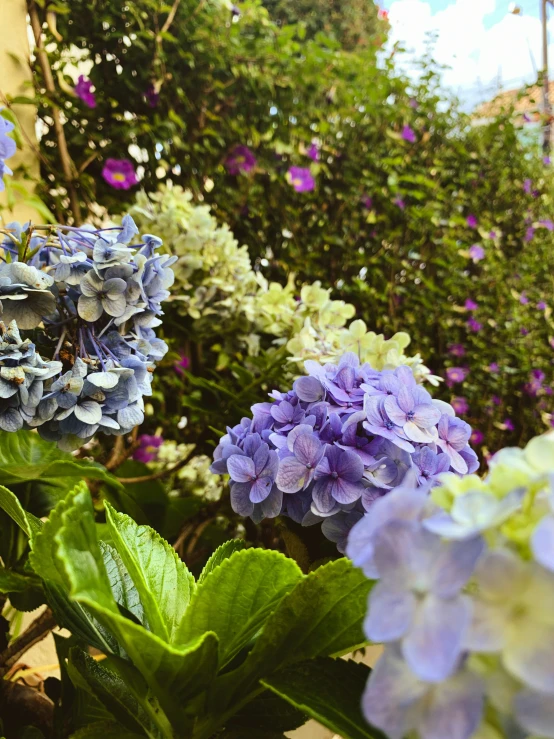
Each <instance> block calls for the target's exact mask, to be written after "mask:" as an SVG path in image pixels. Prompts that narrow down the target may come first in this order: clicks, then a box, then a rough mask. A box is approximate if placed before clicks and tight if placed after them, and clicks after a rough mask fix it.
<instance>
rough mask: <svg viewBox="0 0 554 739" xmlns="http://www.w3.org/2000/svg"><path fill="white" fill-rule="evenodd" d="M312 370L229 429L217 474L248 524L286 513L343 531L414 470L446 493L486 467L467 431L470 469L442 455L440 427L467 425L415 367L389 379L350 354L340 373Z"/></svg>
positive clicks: (334, 368) (329, 367) (464, 449)
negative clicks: (444, 483) (446, 485)
mask: <svg viewBox="0 0 554 739" xmlns="http://www.w3.org/2000/svg"><path fill="white" fill-rule="evenodd" d="M305 369H306V371H307V372H308V375H306V376H303V377H300V378H298V379H297V380H296V382H295V383H294V386H293V389H292V390H290V391H289V392H287V393H281V392H278V391H273V393H271V394H270V397H271V401H272V402H266V403H257V404H255V405H254V406H252V418H243V419H242V421H241V423H240V424H239V425H238V426H235V427H234V428H232V429H231V428H229V429H227V432H228V433H227V434H226V435H225V436H224V437H223V438H222V439H221V441H220V444H219V446H218V447H217V449H216V451H215V454H214V463H213V465H212V471H213V472H214V473H219V474H222V473H227V474H229V475H230V478H231V504H232V506H233V508H234V510H235V511H236V512H237V513H239V514H240V515H243V516H252V517H253V518H254V519H255V520H261V518H263V517H274V516H277V515H279V514H283V515H288V516H290V517H291V518H293V519H294V520H298V521H299V522H300V523H302V524H303V525H311V524H315V523H323V522H327V521H329V519H330V518H332V517H335V516H337V517H338V518H339V520H340V521H341V526H344V524H345V522H346V521H348V522H349V523H350V525H352V524H353V523H355V521H356V520H357V518H358V517H359V516H361V515H363V514H364V513H365V512H369V514H371V513H372V510H373V504H374V502H375V501H376V500H377V499H379V498H381V497H383V496H385V497H387V495H389V494H390V491H392V490H394V489H395V488H398V487H399V486H400V485H401V484H402V482H403V480H404V478H405V476H406V474H407V472H408V470H410V469H411V468H412V469H413V475H414V479H415V480H417V482H418V483H421V484H424V485H425V486H427V485H428V484H437V483H438V475H439V474H440V473H442V472H445V471H448V470H453V471H457V472H459V473H467V472H468V471H471V472H472V471H474V470H475V469H476V468H477V466H478V463H477V458H476V456H475V454H474V453H473V451H472V450H471V449H470V447H469V446H468V444H467V439H468V438H469V433H470V432H471V430H469V433H467V432H466V426H467V424H464V425H463V430H464V439H465V441H464V444H463V445H461V446H460V444H459V443H458V441H459V440H457V446H459V447H460V452H459V453H458V452H456V454H457V455H458V456H457V457H456V458H455V459H456V462H457V463H458V467H459V468H460V467H461V466H462V463H463V469H456V468H455V467H454V466H453V463H452V456H451V455H450V454H449V453H446V452H444V451H443V450H442V449H441V444H442V443H443V440H442V438H441V436H440V432H439V427H440V426H441V424H442V426H444V424H445V423H446V424H447V425H446V428H449V426H448V424H449V423H451V422H454V421H459V419H457V418H455V415H454V411H453V409H452V407H451V406H450V405H448V404H447V403H443V402H441V401H435V400H433V399H432V398H431V396H430V395H429V393H428V392H427V390H425V389H424V388H423V387H422V386H421V385H419V384H418V383H417V382H416V380H415V377H414V373H413V371H412V369H411V368H410V367H407V366H401V367H398V368H396V369H395V370H381V371H379V370H376V369H374V368H373V367H371V366H370V365H369V364H368V363H363V364H361V363H360V361H359V358H358V356H357V355H356V354H353V353H351V352H347V353H345V354H344V355H343V356H342V357H341V358H340V361H339V362H338V364H331V363H328V364H325V365H321V364H319V363H318V362H315V361H313V360H310V361H307V362H306V363H305ZM444 419H447V420H446V422H445V421H444ZM459 422H460V423H463V422H462V421H459ZM467 429H469V426H467ZM466 437H467V438H466ZM446 443H447V442H444V444H445V445H446ZM452 443H453V442H452ZM450 446H451V445H450ZM450 446H447V447H446V448H447V451H449V450H450ZM462 454H464V455H465V456H464V457H462V456H461V455H462ZM458 457H459V459H458ZM323 531H324V533H328V534H330V537H331V538H332V540H334V541H337V543H339V542H342V543H343V540H344V532H343V531H341V530H340V529H339V528H337V527H333V525H332V524H329V523H326V524H325V526H324V528H323ZM341 545H343V544H341Z"/></svg>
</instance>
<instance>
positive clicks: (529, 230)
mask: <svg viewBox="0 0 554 739" xmlns="http://www.w3.org/2000/svg"><path fill="white" fill-rule="evenodd" d="M534 235H535V229H534V228H533V226H529V227H528V228H527V231H526V232H525V236H524V237H523V240H524V241H525V242H526V243H529V242H530V241H532V239H533V236H534Z"/></svg>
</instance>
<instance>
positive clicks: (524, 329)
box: [519, 326, 529, 336]
mask: <svg viewBox="0 0 554 739" xmlns="http://www.w3.org/2000/svg"><path fill="white" fill-rule="evenodd" d="M519 333H520V334H521V335H522V336H527V335H528V334H529V329H527V328H525V326H522V327H521V328H520V329H519Z"/></svg>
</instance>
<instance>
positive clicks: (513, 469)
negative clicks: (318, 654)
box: [346, 432, 554, 739]
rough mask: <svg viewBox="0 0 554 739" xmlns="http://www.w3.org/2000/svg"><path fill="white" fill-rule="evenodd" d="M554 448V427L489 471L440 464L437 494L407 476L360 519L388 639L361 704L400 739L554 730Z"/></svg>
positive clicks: (376, 613)
mask: <svg viewBox="0 0 554 739" xmlns="http://www.w3.org/2000/svg"><path fill="white" fill-rule="evenodd" d="M553 460H554V432H549V433H548V434H545V435H544V436H540V437H537V438H535V439H532V440H531V441H530V442H529V443H528V445H527V446H526V447H525V449H523V450H521V449H510V448H506V449H503V450H502V451H501V452H499V453H498V454H496V455H495V456H494V457H493V459H492V460H491V463H490V469H489V472H488V474H487V475H486V476H485V478H484V479H480V478H479V477H476V476H474V475H469V476H466V477H462V478H460V477H458V476H455V475H452V474H451V473H450V474H444V475H441V476H440V478H439V479H440V482H441V484H440V485H439V486H437V487H434V488H433V489H432V490H431V495H430V497H429V495H428V486H427V487H420V488H416V487H415V485H414V484H413V480H412V481H409V482H408V481H406V484H405V485H404V486H403V487H401V488H397V489H396V490H394V491H392V492H391V493H390V494H389V495H387V496H385V497H383V498H382V499H379V500H377V501H376V502H375V504H374V505H373V506H372V509H371V512H370V514H369V515H367V516H366V517H364V518H363V519H361V520H360V521H359V522H358V523H357V524H356V525H355V526H354V528H353V529H352V531H351V533H350V536H349V540H348V544H347V548H346V551H347V554H348V555H349V556H350V557H351V558H352V559H353V561H354V563H355V564H357V565H358V566H359V567H361V568H362V569H363V571H364V572H365V574H366V575H367V576H368V577H370V578H378V579H379V582H378V584H377V585H376V587H375V588H374V589H373V590H372V592H371V594H370V596H369V601H368V614H367V617H366V621H365V632H366V635H367V637H368V639H370V640H372V641H375V642H379V643H384V644H385V645H386V646H385V652H384V654H383V656H382V657H381V658H380V659H379V662H378V663H377V665H376V667H375V670H374V671H373V672H372V675H371V677H370V679H369V681H368V684H367V687H366V690H365V694H364V698H363V709H364V713H365V715H366V718H367V720H368V721H369V722H370V723H372V724H374V725H375V726H377V727H379V728H381V729H382V730H384V731H385V732H386V733H387V735H388V736H389V737H391V739H401V738H402V737H404V736H405V735H406V734H408V733H410V732H415V733H416V734H417V735H418V736H420V737H422V738H424V739H430V738H431V737H439V736H446V735H448V736H451V737H453V739H469V738H470V737H472V736H476V737H477V736H479V737H480V736H487V737H489V736H490V737H498V738H500V737H502V736H511V735H512V733H514V732H516V733H517V732H519V733H521V735H522V736H523V735H533V736H541V737H552V736H554V731H553V722H552V715H553V711H554V654H553V645H554V615H553V608H552V603H553V599H554V549H553V542H554V515H553V512H554V490H553V488H552V480H553V477H552V475H553V472H554V462H553ZM519 733H518V735H519Z"/></svg>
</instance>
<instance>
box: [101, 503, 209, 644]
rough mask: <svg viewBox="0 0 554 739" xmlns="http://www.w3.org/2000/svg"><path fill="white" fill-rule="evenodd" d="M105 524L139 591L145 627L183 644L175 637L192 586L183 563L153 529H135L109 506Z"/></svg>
mask: <svg viewBox="0 0 554 739" xmlns="http://www.w3.org/2000/svg"><path fill="white" fill-rule="evenodd" d="M106 521H107V524H108V527H109V531H110V534H111V537H112V540H113V542H114V545H115V548H116V550H117V552H118V554H119V556H120V557H121V561H122V562H123V564H124V565H125V568H126V570H127V572H128V573H129V575H130V577H131V579H132V581H133V583H134V585H135V587H136V589H137V591H138V595H139V598H140V601H141V603H142V606H143V609H144V616H145V617H146V621H147V623H148V628H149V629H150V631H152V632H153V633H154V634H156V635H157V636H159V637H160V639H162V640H163V641H165V642H168V643H169V644H176V643H184V642H183V640H182V639H180V637H179V634H178V632H179V624H180V623H181V622H182V620H183V617H184V615H185V611H186V609H187V606H188V604H189V601H190V598H191V594H192V592H193V591H194V587H195V583H194V578H193V576H192V575H191V574H190V572H189V571H188V569H187V567H186V565H185V563H184V562H183V561H182V560H180V559H179V557H178V555H177V553H176V551H175V550H174V549H173V547H171V546H170V545H169V544H168V543H167V542H166V541H164V540H163V539H162V538H161V536H160V535H159V534H157V533H156V532H155V531H154V530H153V529H151V528H150V527H149V526H138V525H137V524H136V523H135V522H134V521H133V519H132V518H129V516H127V515H125V514H124V513H117V511H115V510H114V509H113V508H112V507H111V506H110V505H109V504H108V503H107V504H106ZM205 631H208V629H205ZM198 635H199V634H196V635H195V636H198Z"/></svg>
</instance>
